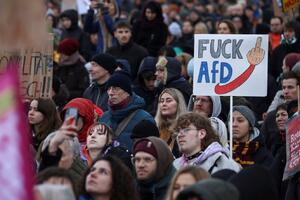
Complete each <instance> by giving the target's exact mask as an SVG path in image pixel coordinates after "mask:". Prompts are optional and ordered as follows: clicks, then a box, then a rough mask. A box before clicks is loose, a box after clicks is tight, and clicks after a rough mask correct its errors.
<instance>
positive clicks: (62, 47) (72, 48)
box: [57, 38, 79, 56]
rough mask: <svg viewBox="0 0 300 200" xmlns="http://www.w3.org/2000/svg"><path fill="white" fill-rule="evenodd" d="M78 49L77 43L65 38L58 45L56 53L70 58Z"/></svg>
mask: <svg viewBox="0 0 300 200" xmlns="http://www.w3.org/2000/svg"><path fill="white" fill-rule="evenodd" d="M78 49H79V42H78V41H77V40H75V39H72V38H66V39H64V40H63V41H61V42H60V43H59V45H58V48H57V51H58V52H59V53H62V54H65V55H67V56H70V55H72V54H74V53H75V52H76V51H78Z"/></svg>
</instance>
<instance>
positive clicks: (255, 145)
mask: <svg viewBox="0 0 300 200" xmlns="http://www.w3.org/2000/svg"><path fill="white" fill-rule="evenodd" d="M233 159H234V160H235V161H236V162H238V163H240V164H241V165H242V166H243V168H245V167H248V166H250V165H253V164H258V165H262V166H264V167H270V166H271V164H272V162H273V156H272V154H271V152H270V151H269V150H268V149H267V148H266V146H265V143H264V138H263V135H262V134H261V133H260V132H259V130H258V129H257V128H254V131H253V132H252V133H251V134H250V140H249V142H246V143H245V142H235V141H234V142H233Z"/></svg>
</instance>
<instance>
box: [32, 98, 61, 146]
mask: <svg viewBox="0 0 300 200" xmlns="http://www.w3.org/2000/svg"><path fill="white" fill-rule="evenodd" d="M28 121H29V124H30V127H31V130H32V137H33V146H34V148H35V149H36V150H38V148H39V145H40V143H41V142H42V141H43V140H44V139H45V138H46V137H47V135H48V134H49V133H51V132H53V131H55V130H57V129H58V128H59V127H60V125H61V119H60V117H59V114H58V112H57V110H56V105H55V103H54V101H53V100H51V99H42V98H38V99H34V100H32V101H31V103H30V106H29V111H28Z"/></svg>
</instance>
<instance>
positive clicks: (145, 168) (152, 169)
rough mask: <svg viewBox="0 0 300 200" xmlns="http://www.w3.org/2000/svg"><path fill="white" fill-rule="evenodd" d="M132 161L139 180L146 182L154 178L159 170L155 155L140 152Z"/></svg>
mask: <svg viewBox="0 0 300 200" xmlns="http://www.w3.org/2000/svg"><path fill="white" fill-rule="evenodd" d="M132 161H133V164H134V166H135V171H136V175H137V179H138V180H140V181H146V180H150V179H151V178H152V177H154V175H155V173H156V169H157V160H156V158H155V157H154V156H153V155H151V154H150V153H146V152H142V151H139V152H137V153H136V154H135V156H134V158H133V159H132Z"/></svg>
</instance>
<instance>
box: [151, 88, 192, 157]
mask: <svg viewBox="0 0 300 200" xmlns="http://www.w3.org/2000/svg"><path fill="white" fill-rule="evenodd" d="M184 112H186V105H185V101H184V98H183V96H182V94H181V92H180V91H179V90H177V89H175V88H166V89H164V90H163V91H162V93H161V94H160V96H159V101H158V109H157V112H156V116H155V121H156V124H157V126H158V129H159V134H160V138H161V139H163V140H164V141H165V142H166V143H167V144H168V146H169V147H170V149H171V151H172V153H173V154H174V156H175V157H179V155H180V153H179V151H178V146H177V144H176V140H175V137H174V135H173V128H174V125H175V122H176V120H177V119H178V117H179V115H181V114H183V113H184Z"/></svg>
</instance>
